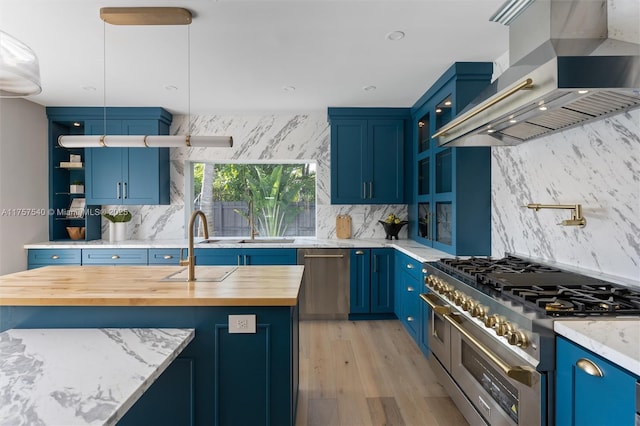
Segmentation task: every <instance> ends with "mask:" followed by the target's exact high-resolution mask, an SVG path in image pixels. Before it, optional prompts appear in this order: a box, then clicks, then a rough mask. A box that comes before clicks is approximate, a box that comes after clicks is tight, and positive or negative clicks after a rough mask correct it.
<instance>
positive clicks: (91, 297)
mask: <svg viewBox="0 0 640 426" xmlns="http://www.w3.org/2000/svg"><path fill="white" fill-rule="evenodd" d="M185 269H186V268H185V267H184V266H47V267H43V268H37V269H32V270H28V271H23V272H16V273H14V274H9V275H4V276H2V277H0V305H3V306H295V305H296V304H297V302H298V292H299V290H300V283H301V280H302V272H303V270H304V267H303V266H237V267H236V266H196V281H193V282H187V281H186V280H185V281H182V280H181V279H180V280H179V278H178V277H181V276H183V275H185V274H186V271H185ZM185 276H186V275H185ZM167 277H170V278H172V279H173V281H163V279H165V278H167ZM199 278H200V279H202V280H200V281H199V280H198V279H199ZM207 278H209V279H222V278H223V279H222V281H204V279H207Z"/></svg>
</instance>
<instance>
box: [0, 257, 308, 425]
mask: <svg viewBox="0 0 640 426" xmlns="http://www.w3.org/2000/svg"><path fill="white" fill-rule="evenodd" d="M205 268H206V269H205ZM183 269H184V268H181V267H176V266H121V267H117V268H115V267H112V266H91V267H86V266H84V267H82V266H50V267H45V268H38V269H34V270H29V271H24V272H18V273H15V274H10V275H5V276H3V277H0V331H4V330H8V329H20V328H38V329H47V328H56V329H60V328H189V329H194V330H195V336H194V338H193V340H192V341H191V343H190V344H189V345H188V346H187V347H186V348H185V349H184V350H183V351H182V352H181V354H180V356H178V358H177V359H175V360H174V361H173V363H171V365H169V366H168V367H167V369H166V370H165V371H164V373H163V374H162V375H161V376H160V377H159V378H158V379H157V380H156V381H155V383H154V384H153V385H152V386H151V387H150V388H149V389H148V391H147V392H145V393H144V395H142V397H141V398H140V399H139V400H138V401H137V403H136V404H135V405H133V407H131V409H130V410H129V411H128V412H127V413H126V415H124V417H123V418H122V419H121V421H120V422H119V423H118V424H119V425H140V424H153V425H204V424H206V425H294V424H295V410H296V401H297V392H298V309H297V300H298V293H299V289H300V282H301V279H302V271H303V267H302V266H245V267H237V268H236V267H234V268H231V269H230V268H229V267H218V266H212V267H201V269H199V270H197V271H196V277H198V276H204V277H214V278H215V277H216V276H219V277H224V278H222V279H221V280H217V281H216V280H215V279H214V278H211V280H203V281H195V282H185V281H182V280H178V279H171V278H168V279H167V277H177V276H179V274H180V273H181V271H182V270H183ZM229 271H231V272H229ZM205 279H206V278H205ZM231 315H247V316H248V318H249V324H246V323H245V318H247V317H243V318H242V319H241V320H240V321H239V322H237V323H236V322H234V321H236V318H235V317H230V316H231ZM254 316H255V317H254ZM251 318H254V319H255V332H251V331H252V330H251V325H252V324H251V322H252V321H251ZM230 326H231V328H232V329H239V331H241V332H239V333H231V332H230ZM247 326H248V327H247ZM245 327H247V329H246V330H245V329H244V328H245ZM242 331H249V332H242Z"/></svg>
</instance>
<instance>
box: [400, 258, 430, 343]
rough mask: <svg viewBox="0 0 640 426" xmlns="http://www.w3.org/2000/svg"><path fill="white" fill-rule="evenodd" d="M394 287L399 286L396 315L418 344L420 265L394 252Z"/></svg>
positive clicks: (420, 319) (420, 312) (420, 309)
mask: <svg viewBox="0 0 640 426" xmlns="http://www.w3.org/2000/svg"><path fill="white" fill-rule="evenodd" d="M395 268H396V269H395V279H396V283H395V284H396V286H399V289H398V292H397V294H398V297H400V301H399V303H396V304H395V306H396V315H397V316H398V319H400V321H401V322H402V324H403V325H404V327H405V329H406V330H407V332H408V333H409V335H411V337H413V339H414V340H415V341H416V343H418V341H419V337H420V334H421V328H422V305H423V303H422V299H420V292H421V291H422V286H423V284H422V263H421V262H419V261H417V260H415V259H413V258H412V257H409V256H407V255H405V254H403V253H400V252H396V265H395Z"/></svg>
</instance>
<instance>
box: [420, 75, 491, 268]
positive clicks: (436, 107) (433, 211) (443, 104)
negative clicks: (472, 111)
mask: <svg viewBox="0 0 640 426" xmlns="http://www.w3.org/2000/svg"><path fill="white" fill-rule="evenodd" d="M492 70H493V65H492V64H491V63H484V62H483V63H468V62H457V63H455V64H454V65H452V66H451V68H449V69H448V70H447V71H446V72H445V73H444V74H443V75H442V76H441V77H440V79H438V81H437V82H436V83H435V84H434V85H433V86H432V87H431V88H430V89H429V90H428V91H427V92H426V93H425V94H424V95H423V96H422V97H421V98H420V100H419V101H418V102H417V103H416V104H415V105H414V107H413V108H412V121H413V125H414V131H413V135H414V143H413V146H414V152H413V158H414V159H415V163H414V182H416V185H415V192H414V194H415V198H414V200H413V203H411V204H410V211H411V217H412V224H413V225H414V226H412V229H411V231H410V232H411V234H412V238H413V239H415V240H416V241H419V242H421V243H423V244H425V245H427V246H430V247H434V248H436V249H438V250H442V251H445V252H447V253H451V254H455V255H461V256H467V255H476V256H480V255H489V254H490V252H491V151H490V149H491V148H489V147H457V148H454V147H448V146H442V147H441V146H438V143H437V139H434V138H432V135H433V134H434V133H435V132H436V131H437V130H438V129H439V128H441V127H442V126H444V125H445V124H447V123H449V122H450V121H451V120H452V119H453V118H454V117H455V116H456V114H458V113H459V112H460V111H461V110H462V109H463V108H464V107H465V106H466V105H467V104H468V103H469V102H470V101H471V100H473V98H474V97H475V96H476V95H477V94H478V93H479V92H480V91H481V90H482V89H483V88H484V87H486V86H487V85H488V84H489V83H490V81H491V74H492Z"/></svg>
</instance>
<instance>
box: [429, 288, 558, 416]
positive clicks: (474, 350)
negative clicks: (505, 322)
mask: <svg viewBox="0 0 640 426" xmlns="http://www.w3.org/2000/svg"><path fill="white" fill-rule="evenodd" d="M421 297H422V299H423V300H424V301H425V302H426V303H427V304H428V305H429V308H430V309H429V310H430V321H429V327H430V336H429V348H430V350H431V353H432V356H431V357H430V359H429V362H430V364H431V367H432V369H433V370H434V372H435V373H436V375H437V376H438V379H439V381H440V383H441V384H443V386H444V387H445V388H446V389H447V391H448V393H449V395H450V396H451V397H452V398H453V400H454V402H455V403H456V405H457V406H458V408H459V409H460V411H461V412H462V413H463V415H464V416H465V417H466V419H467V421H469V423H470V424H474V425H475V424H488V425H492V426H502V425H505V426H512V425H535V426H539V425H541V424H545V422H546V419H544V421H543V419H542V418H541V415H542V414H541V413H542V412H544V409H543V405H544V402H543V395H545V394H546V393H545V392H544V390H543V388H544V387H545V383H544V381H545V379H546V377H545V376H544V375H542V374H540V373H539V372H538V371H536V370H535V368H534V367H533V366H532V365H530V364H529V362H528V361H527V360H525V359H523V358H521V357H519V356H517V355H516V354H514V352H513V351H511V350H510V349H508V348H504V347H502V346H501V345H496V343H495V339H493V338H492V336H490V335H489V334H487V333H486V332H485V331H484V330H483V329H482V328H481V327H479V326H478V325H477V324H475V323H474V321H473V320H470V319H467V318H465V317H464V316H463V315H460V314H458V313H455V312H454V310H453V309H452V307H451V306H450V305H448V304H446V302H445V301H444V300H442V299H440V298H439V297H438V296H436V295H434V294H422V295H421Z"/></svg>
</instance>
